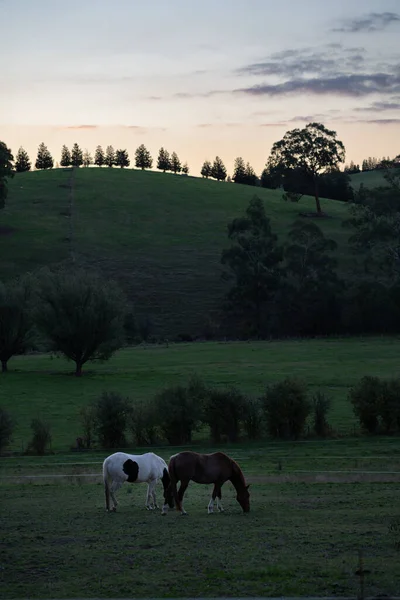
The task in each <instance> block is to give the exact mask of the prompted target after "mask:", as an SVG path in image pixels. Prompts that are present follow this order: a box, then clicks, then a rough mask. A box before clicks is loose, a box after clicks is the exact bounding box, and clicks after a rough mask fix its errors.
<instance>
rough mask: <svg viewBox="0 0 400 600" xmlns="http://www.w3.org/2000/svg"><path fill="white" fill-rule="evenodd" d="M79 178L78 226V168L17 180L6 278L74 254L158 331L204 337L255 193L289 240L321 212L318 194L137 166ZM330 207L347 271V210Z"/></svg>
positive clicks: (4, 248)
mask: <svg viewBox="0 0 400 600" xmlns="http://www.w3.org/2000/svg"><path fill="white" fill-rule="evenodd" d="M73 177H74V182H75V183H74V197H73V211H72V220H71V216H70V211H69V203H70V189H69V180H70V178H71V172H69V171H66V170H63V169H56V170H52V171H49V172H41V171H37V172H32V173H23V174H17V175H16V176H15V178H14V179H13V180H12V181H11V182H10V193H9V198H8V200H7V206H6V208H5V210H4V211H1V212H0V256H1V263H0V278H4V279H7V278H10V277H13V276H15V275H17V274H20V273H24V272H26V271H28V270H33V269H35V268H37V267H38V266H42V265H48V264H53V263H56V262H59V261H62V260H66V259H68V257H69V256H70V252H71V250H72V251H73V253H74V255H75V257H76V260H77V262H79V263H83V264H86V265H88V266H95V267H97V268H100V269H101V270H102V271H103V272H104V273H105V274H106V275H107V276H109V277H113V278H115V279H117V280H118V281H119V282H120V283H121V284H122V285H123V287H124V288H125V290H126V291H127V292H128V295H129V298H130V299H131V300H132V301H133V302H134V304H135V311H136V312H137V314H138V315H141V316H148V317H149V318H150V320H151V321H152V323H153V332H154V333H155V334H158V335H167V336H176V335H178V334H186V333H189V334H191V335H193V334H195V335H201V334H202V332H203V330H204V324H205V322H206V321H207V319H208V317H209V315H210V314H211V313H212V311H213V310H214V309H216V308H218V306H219V305H220V302H221V299H222V297H223V294H224V292H225V290H226V284H224V283H223V282H222V281H221V265H220V256H221V251H222V249H223V248H224V247H226V246H227V245H228V238H227V223H228V222H229V221H230V220H231V219H233V218H234V217H236V216H239V215H241V214H242V213H243V212H244V210H245V209H246V207H247V204H248V202H249V200H250V199H251V197H252V196H253V194H255V193H256V194H257V195H259V196H260V197H261V198H262V199H263V200H264V202H265V207H266V211H267V214H268V216H269V217H270V218H271V222H272V227H273V230H274V231H275V232H276V233H277V234H278V235H279V237H280V239H281V240H282V241H283V240H284V238H285V235H286V233H287V230H288V228H289V226H290V224H291V223H292V222H293V221H294V220H295V219H296V217H297V216H298V214H299V212H300V211H309V210H314V207H315V203H314V200H313V199H312V198H302V199H301V201H300V204H292V203H288V202H284V201H283V200H282V197H281V196H282V195H281V192H279V191H272V190H265V189H258V188H257V189H254V188H251V187H249V186H244V185H234V184H228V183H219V182H216V181H210V180H205V179H200V178H194V177H180V176H175V175H172V174H163V173H154V172H143V171H137V170H132V169H129V170H120V169H94V168H93V169H79V170H75V171H74V173H73ZM322 207H323V210H324V211H326V212H327V213H328V214H329V215H330V216H331V217H332V218H330V219H323V220H321V221H318V224H319V225H320V226H321V227H322V229H323V230H324V232H325V234H326V235H328V236H330V237H332V238H334V239H335V240H336V241H337V242H338V244H339V248H340V253H341V262H342V266H343V268H346V262H347V260H346V259H347V256H348V249H347V236H348V232H347V231H346V229H344V228H343V227H342V224H341V222H342V219H343V218H344V217H345V216H346V214H347V208H346V205H345V204H343V203H341V202H336V201H332V200H323V201H322ZM71 228H72V229H71ZM71 231H72V239H71V238H70V234H71Z"/></svg>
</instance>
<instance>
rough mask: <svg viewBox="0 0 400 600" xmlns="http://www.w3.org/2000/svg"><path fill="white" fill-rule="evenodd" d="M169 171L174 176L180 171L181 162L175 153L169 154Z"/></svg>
mask: <svg viewBox="0 0 400 600" xmlns="http://www.w3.org/2000/svg"><path fill="white" fill-rule="evenodd" d="M171 171H172V172H173V173H175V175H176V174H177V173H180V172H181V171H182V165H181V161H180V160H179V158H178V155H177V153H176V152H173V153H172V154H171Z"/></svg>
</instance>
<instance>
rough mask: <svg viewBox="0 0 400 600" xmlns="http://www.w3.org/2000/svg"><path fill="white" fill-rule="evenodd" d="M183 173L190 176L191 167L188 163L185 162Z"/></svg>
mask: <svg viewBox="0 0 400 600" xmlns="http://www.w3.org/2000/svg"><path fill="white" fill-rule="evenodd" d="M182 173H184V174H185V175H188V174H189V166H188V164H187V162H185V164H184V165H183V167H182Z"/></svg>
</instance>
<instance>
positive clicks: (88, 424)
mask: <svg viewBox="0 0 400 600" xmlns="http://www.w3.org/2000/svg"><path fill="white" fill-rule="evenodd" d="M80 417H81V423H82V430H83V440H82V441H83V447H85V448H91V447H92V446H93V442H94V439H93V438H94V435H93V434H94V429H95V415H94V408H93V406H84V407H83V408H82V409H81V411H80Z"/></svg>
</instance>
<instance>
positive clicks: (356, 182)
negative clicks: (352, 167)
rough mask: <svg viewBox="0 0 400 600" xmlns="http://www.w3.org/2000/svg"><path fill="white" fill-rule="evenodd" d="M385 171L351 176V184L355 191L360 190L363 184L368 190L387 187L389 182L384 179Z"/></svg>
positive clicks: (366, 172)
mask: <svg viewBox="0 0 400 600" xmlns="http://www.w3.org/2000/svg"><path fill="white" fill-rule="evenodd" d="M383 175H384V171H365V172H361V173H355V174H354V175H350V178H351V184H352V186H353V188H354V189H355V190H358V188H359V187H360V185H361V184H363V185H364V186H365V187H368V188H376V187H379V186H384V185H387V181H386V180H385V178H384V177H383Z"/></svg>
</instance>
